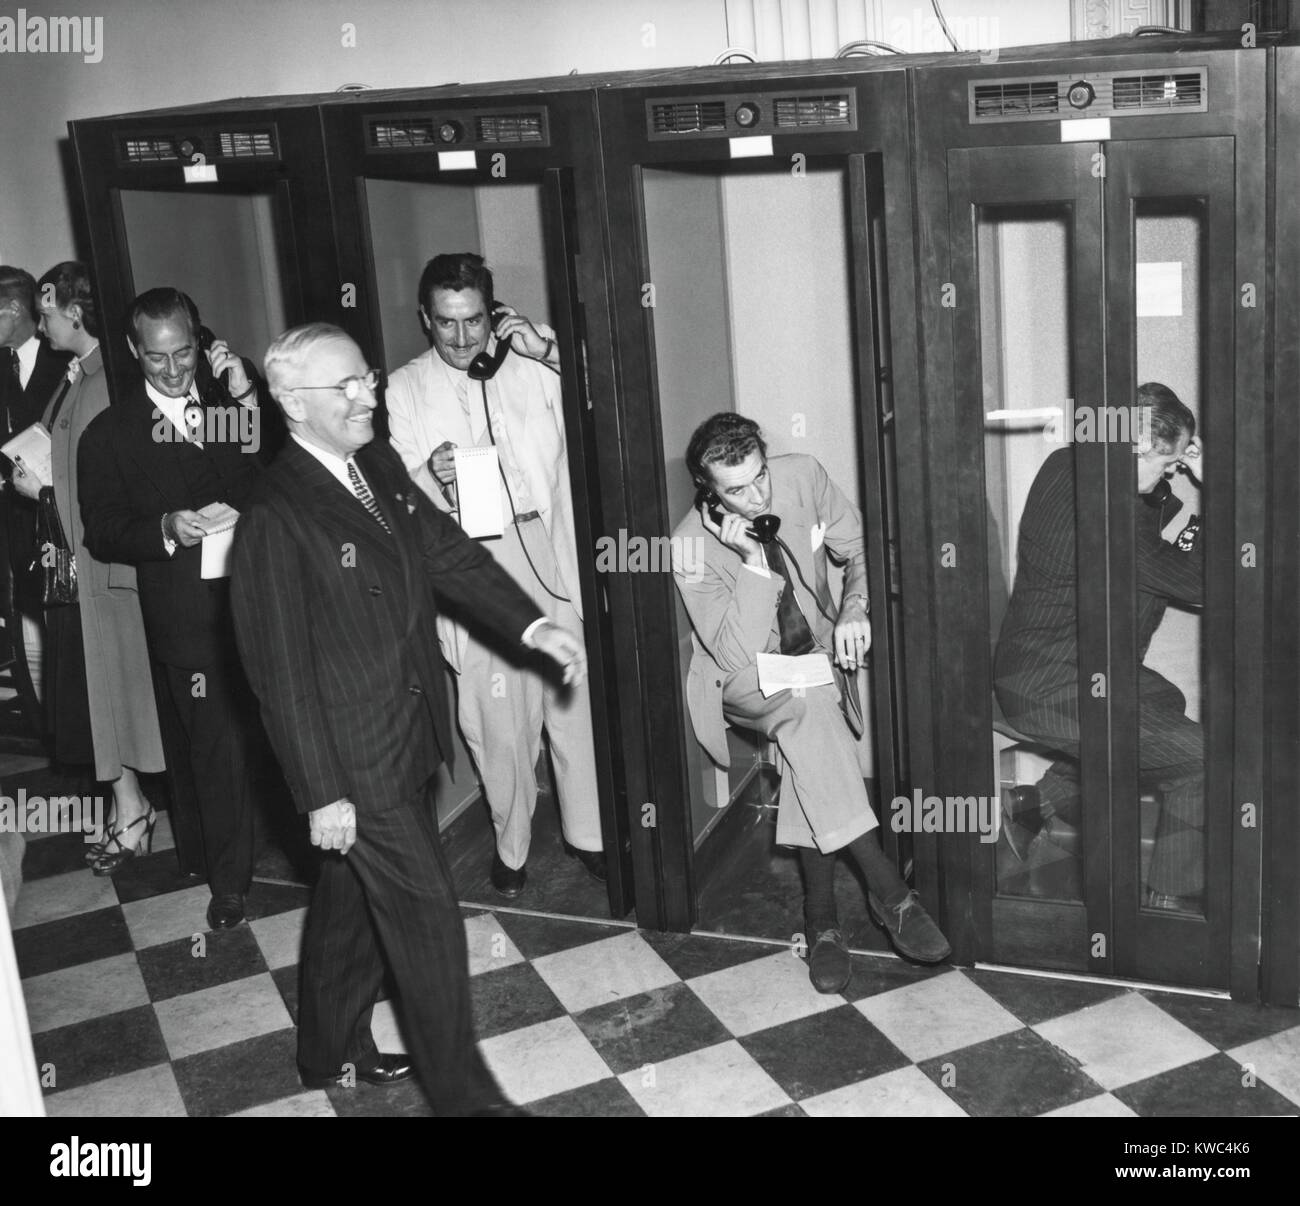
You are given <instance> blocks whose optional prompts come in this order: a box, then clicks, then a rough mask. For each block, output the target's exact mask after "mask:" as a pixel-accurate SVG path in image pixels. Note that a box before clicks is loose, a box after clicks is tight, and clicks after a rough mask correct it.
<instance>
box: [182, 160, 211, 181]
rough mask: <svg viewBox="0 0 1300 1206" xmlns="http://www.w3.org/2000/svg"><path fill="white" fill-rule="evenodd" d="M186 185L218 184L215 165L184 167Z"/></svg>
mask: <svg viewBox="0 0 1300 1206" xmlns="http://www.w3.org/2000/svg"><path fill="white" fill-rule="evenodd" d="M184 170H185V183H186V184H216V182H217V165H216V164H215V163H187V164H185V165H184Z"/></svg>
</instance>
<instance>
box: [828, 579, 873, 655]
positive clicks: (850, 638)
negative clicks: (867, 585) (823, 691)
mask: <svg viewBox="0 0 1300 1206" xmlns="http://www.w3.org/2000/svg"><path fill="white" fill-rule="evenodd" d="M870 648H871V621H870V620H869V619H867V608H866V604H865V603H863V601H862V598H861V596H859V595H851V596H850V597H849V598H847V599H845V600H844V605H843V606H842V607H841V608H840V614H839V619H837V620H836V621H835V664H836V665H838V666H839V667H840V668H841V669H843V670H857V668H858V667H859V666H860V665H862V664H863V663H864V662H865V660H866V656H867V650H868V649H870Z"/></svg>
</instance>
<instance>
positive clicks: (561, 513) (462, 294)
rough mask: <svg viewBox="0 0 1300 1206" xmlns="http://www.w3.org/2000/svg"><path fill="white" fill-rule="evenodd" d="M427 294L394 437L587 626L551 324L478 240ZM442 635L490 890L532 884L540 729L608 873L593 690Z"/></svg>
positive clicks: (432, 493) (432, 267)
mask: <svg viewBox="0 0 1300 1206" xmlns="http://www.w3.org/2000/svg"><path fill="white" fill-rule="evenodd" d="M418 292H419V307H420V319H421V321H422V323H423V324H424V328H425V331H426V332H427V334H428V336H429V340H430V343H431V345H432V346H431V347H430V348H429V350H428V351H427V352H425V353H423V354H422V355H420V356H417V357H416V358H415V359H414V360H412V361H410V362H409V363H408V364H405V365H403V366H402V367H401V368H399V369H397V370H396V371H395V372H393V373H391V374H390V376H389V381H388V390H387V394H386V403H387V407H388V422H389V432H390V438H391V440H392V444H393V447H394V448H395V449H396V450H397V452H398V454H399V455H400V456H401V458H402V460H403V462H404V463H405V465H406V468H407V470H408V472H409V473H410V474H411V478H412V480H414V481H415V483H416V484H417V485H418V486H419V487H420V488H421V489H422V490H423V491H424V493H425V494H427V495H428V496H429V498H430V499H431V500H432V501H433V503H434V505H435V506H437V507H439V508H440V509H441V510H443V511H447V512H452V513H454V514H456V515H457V517H458V518H459V519H460V521H461V524H462V526H463V527H464V528H465V530H466V531H467V532H468V533H469V534H470V535H479V536H482V537H483V545H484V547H485V548H487V549H488V550H489V551H490V552H491V553H492V555H493V557H495V558H496V560H497V562H498V563H499V564H500V565H501V566H502V567H503V568H504V569H506V570H507V571H508V572H509V573H510V574H511V575H512V576H513V577H514V578H515V580H516V581H517V582H518V583H519V584H520V586H522V587H523V588H524V590H525V592H526V593H527V594H528V595H529V597H530V598H531V599H532V600H533V601H534V602H535V603H536V604H537V606H538V607H540V608H541V609H542V612H543V613H544V614H545V615H546V617H547V618H548V619H550V620H553V621H554V622H555V623H557V624H559V625H561V626H562V627H564V628H567V629H568V630H569V631H570V632H572V633H574V634H575V635H577V636H581V635H582V596H581V593H580V584H579V578H578V553H577V542H576V539H575V537H574V531H573V503H572V499H571V497H570V491H569V461H568V451H567V448H566V445H565V438H564V412H563V408H562V406H561V398H560V376H559V370H560V357H559V351H558V349H557V348H556V344H555V337H554V333H553V332H552V331H550V330H549V329H548V328H546V327H544V326H540V325H538V324H535V323H532V322H530V321H529V320H528V319H527V318H525V317H524V316H523V315H521V314H518V313H516V312H515V311H514V310H513V309H512V308H511V307H509V306H503V305H500V304H499V303H495V298H494V293H493V282H492V272H491V270H490V269H489V268H488V267H487V266H486V264H485V263H484V261H483V257H482V256H479V255H475V254H473V253H472V252H461V253H458V254H452V255H439V256H435V257H434V258H433V259H431V260H430V261H429V262H428V263H427V264H426V265H425V267H424V271H423V273H422V274H421V276H420V284H419V291H418ZM494 341H495V342H494ZM508 353H513V354H508ZM457 449H460V450H461V455H460V457H459V458H458V457H457V453H456V450H457ZM472 450H481V452H477V451H472ZM458 460H459V467H458ZM485 468H486V475H485V473H484V472H483V470H484V469H485ZM475 469H477V470H479V472H478V473H477V475H474V476H472V475H473V474H474V470H475ZM485 495H486V499H485ZM485 501H486V504H487V505H486V511H487V512H489V514H488V516H487V518H486V521H484V517H483V512H484V510H485V507H484V503H485ZM493 515H495V522H494V520H493ZM438 633H439V638H440V640H441V643H442V651H443V656H444V657H445V658H446V660H447V664H448V665H449V666H450V667H451V669H452V670H453V671H454V672H455V673H456V676H457V694H458V719H459V722H460V728H461V732H462V734H463V735H464V737H465V742H466V744H467V745H468V746H469V750H470V753H471V755H472V756H473V758H474V762H475V765H476V767H477V769H478V773H479V777H480V778H481V779H482V781H483V789H484V791H485V793H486V795H487V800H488V806H489V808H490V809H491V812H492V824H493V827H494V829H495V831H496V852H495V854H494V856H493V859H492V866H491V879H492V884H493V887H494V888H495V889H496V890H497V891H498V892H499V893H501V894H502V895H503V896H506V897H514V896H518V895H519V893H520V892H521V891H522V890H523V888H524V885H525V882H526V869H525V864H526V862H527V859H528V853H529V846H530V842H531V838H532V816H533V808H534V805H535V803H536V798H537V780H536V776H535V772H534V768H535V766H536V764H537V758H538V755H539V753H540V751H541V740H542V730H543V728H545V730H546V734H547V737H548V738H549V740H550V744H551V754H552V760H553V762H554V766H555V777H556V780H557V782H556V789H557V792H558V795H559V805H560V819H561V826H562V828H563V832H564V839H565V841H566V842H567V844H568V846H569V848H570V853H571V854H573V855H574V856H575V857H577V858H578V859H579V860H580V861H581V863H582V864H583V866H584V867H585V868H586V869H587V871H588V872H589V873H590V874H591V875H592V876H593V877H594V878H596V879H597V880H599V881H602V882H603V881H604V879H605V856H604V854H603V852H602V840H601V827H600V812H599V798H598V795H597V782H596V756H595V748H594V745H593V739H592V728H591V703H590V699H589V697H588V694H587V691H586V690H584V689H572V688H568V689H566V688H564V687H563V686H562V685H560V684H558V683H556V682H555V681H554V680H553V679H552V678H551V677H549V676H545V675H544V667H542V666H540V665H539V664H538V663H536V662H535V661H521V660H520V658H519V655H518V653H517V652H516V651H515V650H513V649H496V648H493V647H490V646H488V645H485V644H483V643H481V642H480V641H479V640H477V639H476V638H475V637H473V636H471V635H470V634H469V633H468V632H467V631H466V629H465V628H464V626H463V625H462V624H459V623H457V622H456V621H455V620H454V619H453V618H451V617H449V616H441V615H440V616H439V618H438Z"/></svg>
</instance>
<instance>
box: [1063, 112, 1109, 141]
mask: <svg viewBox="0 0 1300 1206" xmlns="http://www.w3.org/2000/svg"><path fill="white" fill-rule="evenodd" d="M1109 139H1110V118H1109V117H1079V118H1076V119H1075V120H1074V121H1063V122H1062V123H1061V141H1062V142H1106V141H1108V140H1109Z"/></svg>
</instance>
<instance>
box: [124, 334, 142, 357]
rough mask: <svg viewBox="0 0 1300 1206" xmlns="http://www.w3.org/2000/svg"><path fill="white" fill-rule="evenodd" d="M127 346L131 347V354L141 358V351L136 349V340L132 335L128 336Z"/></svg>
mask: <svg viewBox="0 0 1300 1206" xmlns="http://www.w3.org/2000/svg"><path fill="white" fill-rule="evenodd" d="M126 346H127V347H128V348H130V349H131V355H132V357H133V358H134V359H135V360H137V361H138V360H139V359H140V353H139V352H137V351H136V350H135V340H134V339H132V338H131V336H130V335H128V336H127V337H126Z"/></svg>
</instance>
